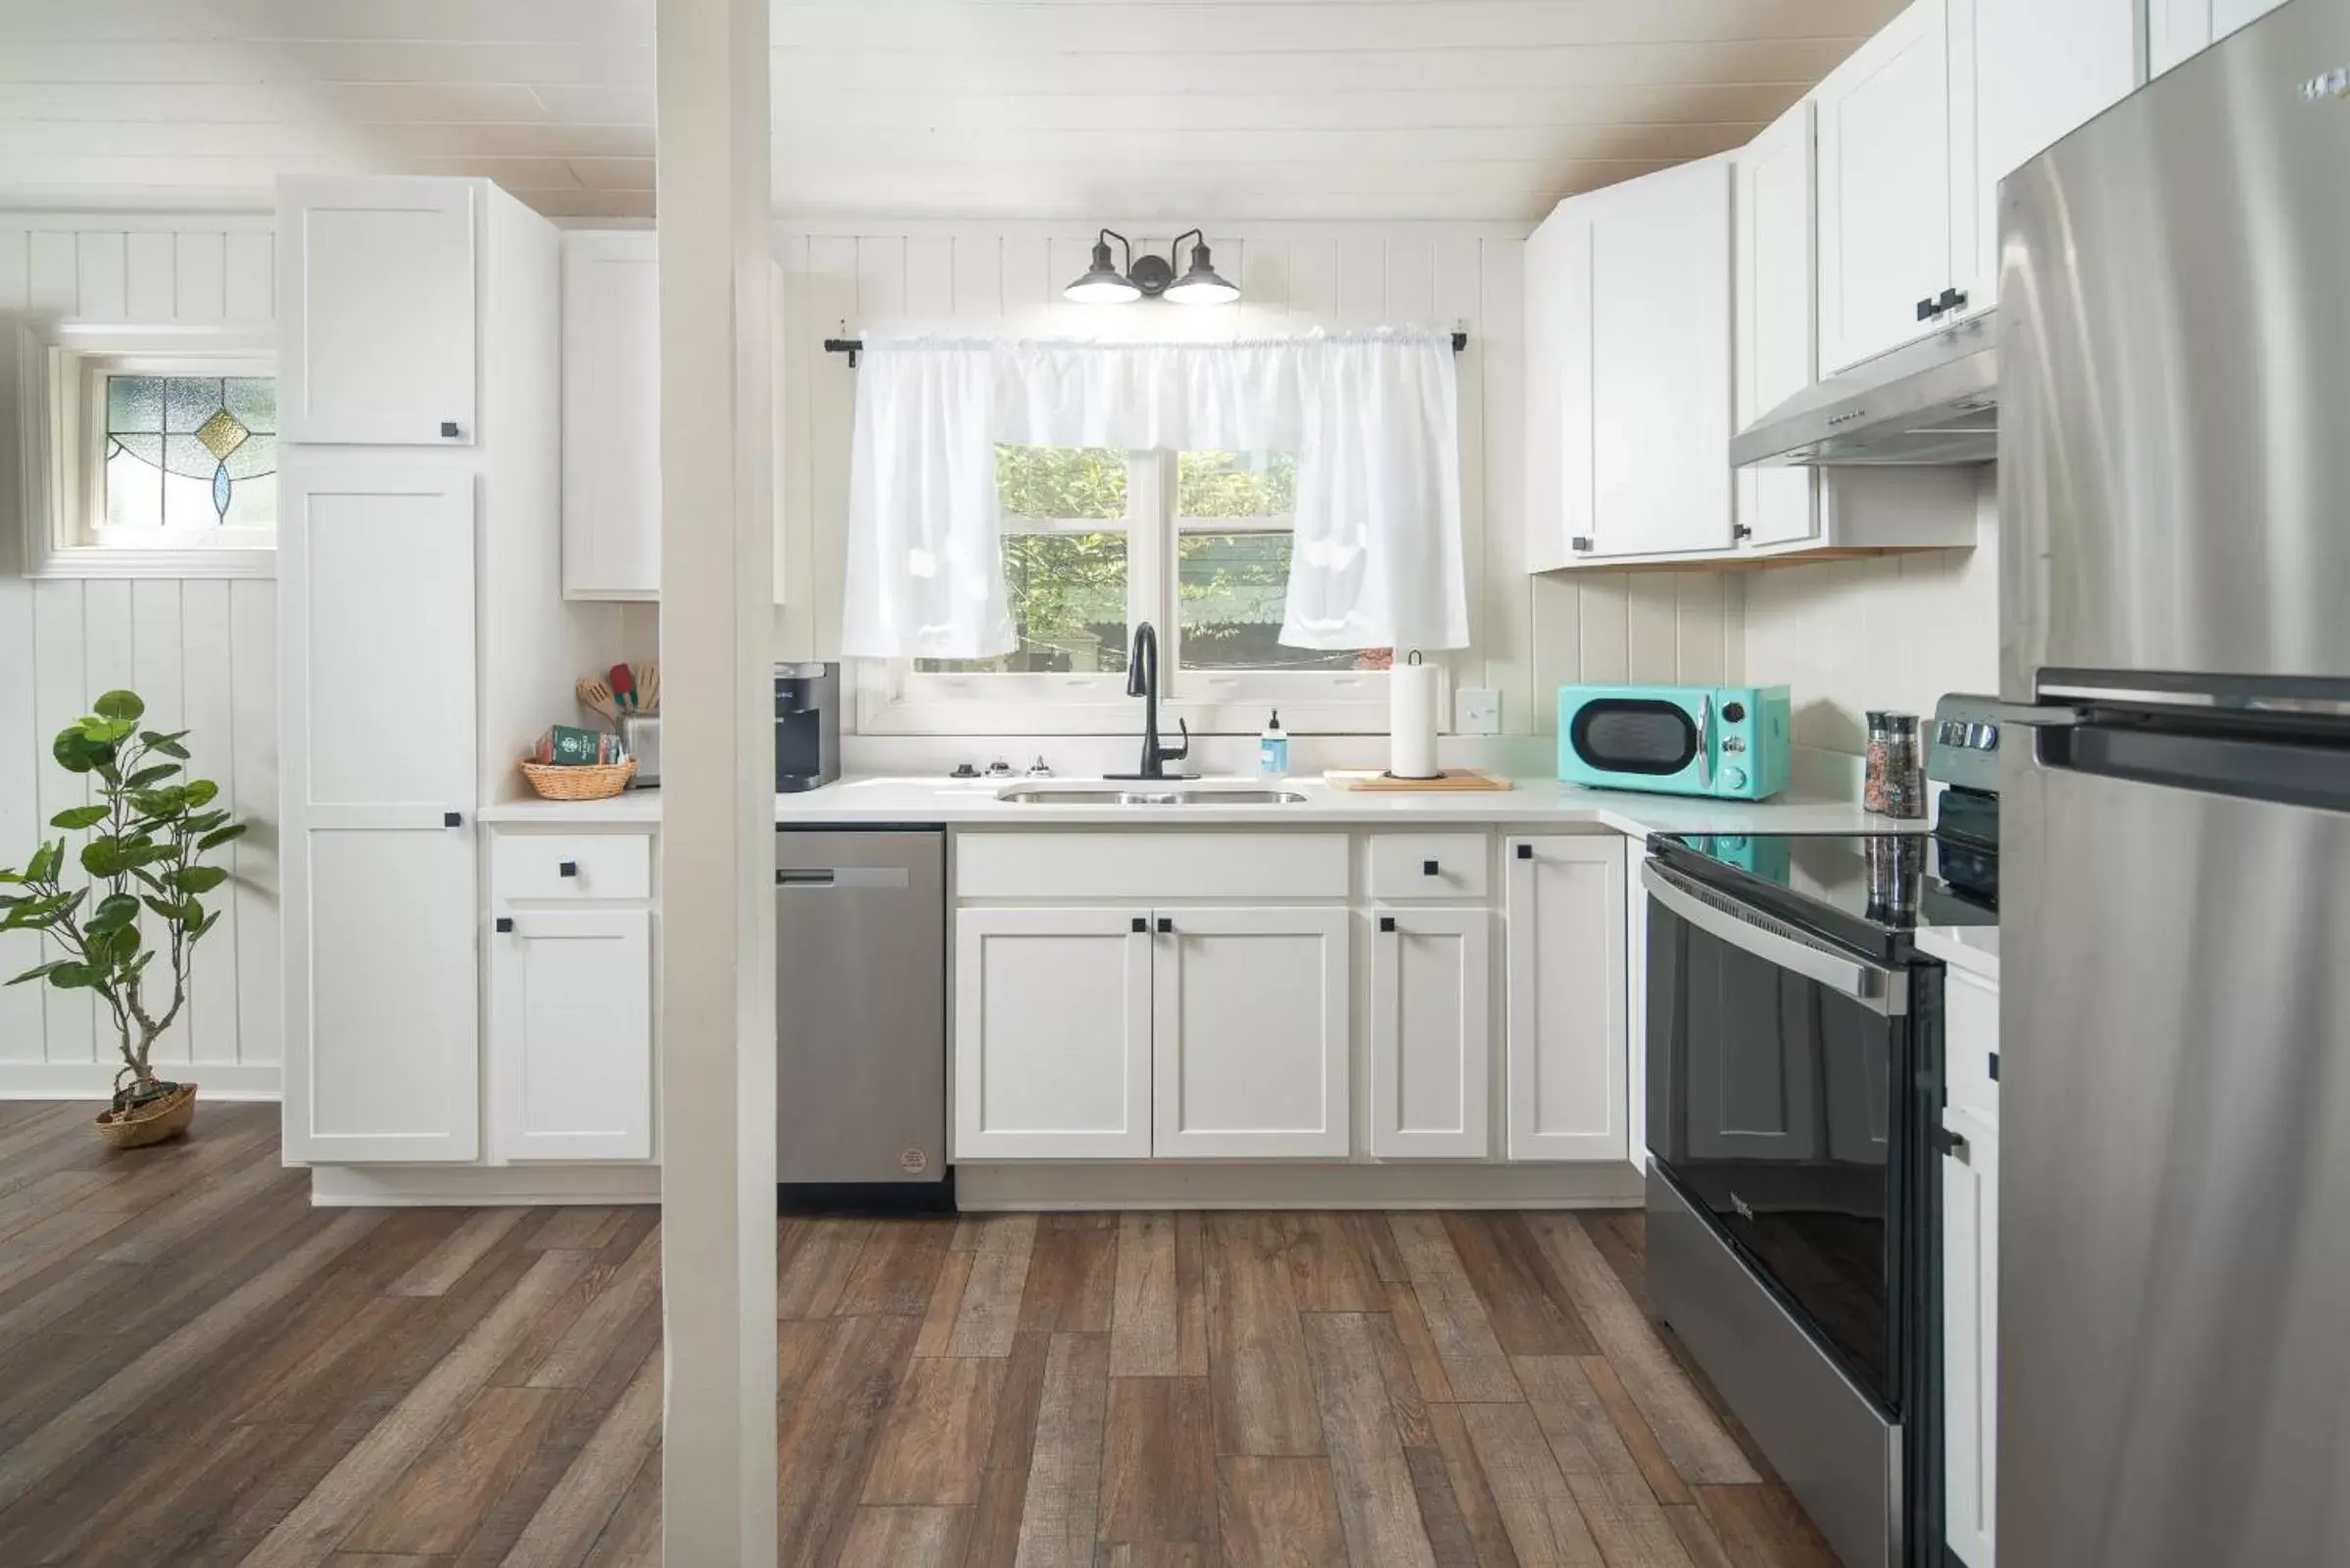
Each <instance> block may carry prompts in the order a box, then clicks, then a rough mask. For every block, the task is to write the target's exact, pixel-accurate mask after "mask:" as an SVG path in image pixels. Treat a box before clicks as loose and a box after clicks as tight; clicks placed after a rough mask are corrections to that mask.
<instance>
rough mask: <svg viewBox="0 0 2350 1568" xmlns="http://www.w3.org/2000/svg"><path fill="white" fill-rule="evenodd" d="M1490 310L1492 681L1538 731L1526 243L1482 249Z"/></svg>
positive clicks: (1506, 707)
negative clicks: (1530, 552) (1530, 570)
mask: <svg viewBox="0 0 2350 1568" xmlns="http://www.w3.org/2000/svg"><path fill="white" fill-rule="evenodd" d="M1479 252H1480V270H1481V275H1482V280H1483V281H1482V286H1481V288H1480V291H1479V292H1480V295H1481V298H1482V301H1483V308H1484V315H1483V318H1482V320H1481V321H1480V323H1479V325H1478V329H1477V333H1476V343H1475V344H1474V346H1473V349H1472V352H1473V353H1474V354H1475V355H1476V356H1477V357H1478V358H1479V359H1480V360H1481V361H1482V362H1483V365H1484V372H1485V374H1484V383H1485V384H1484V389H1483V399H1484V425H1485V486H1484V496H1485V525H1484V535H1485V584H1484V590H1485V592H1484V612H1485V613H1484V615H1483V617H1482V624H1483V630H1482V631H1480V632H1479V633H1478V634H1477V640H1478V643H1479V645H1480V646H1481V647H1482V648H1483V650H1484V653H1485V684H1486V685H1487V686H1490V687H1493V688H1495V689H1498V690H1499V691H1500V692H1501V693H1502V724H1503V727H1504V728H1505V729H1507V730H1510V731H1511V732H1512V733H1517V734H1524V733H1529V732H1531V731H1532V730H1533V728H1534V726H1533V725H1532V724H1531V723H1530V722H1529V719H1528V715H1529V714H1530V713H1531V712H1532V710H1533V709H1534V707H1535V706H1536V704H1535V701H1534V639H1533V625H1532V615H1533V589H1532V586H1531V580H1530V579H1529V578H1528V577H1527V575H1526V473H1525V458H1524V455H1523V453H1524V451H1525V426H1526V398H1525V385H1526V378H1525V359H1526V355H1525V309H1524V297H1525V276H1526V247H1525V243H1524V242H1523V241H1521V240H1489V241H1487V242H1485V243H1484V244H1483V245H1482V246H1480V247H1479Z"/></svg>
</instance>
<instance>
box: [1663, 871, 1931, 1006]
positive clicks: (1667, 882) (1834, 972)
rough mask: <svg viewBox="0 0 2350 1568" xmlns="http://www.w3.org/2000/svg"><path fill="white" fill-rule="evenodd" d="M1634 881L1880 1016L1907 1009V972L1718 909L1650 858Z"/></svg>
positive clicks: (1703, 925)
mask: <svg viewBox="0 0 2350 1568" xmlns="http://www.w3.org/2000/svg"><path fill="white" fill-rule="evenodd" d="M1640 880H1641V885H1643V886H1645V887H1646V888H1648V890H1649V896H1650V897H1652V898H1654V899H1655V900H1656V902H1657V903H1659V904H1662V905H1663V906H1664V907H1665V908H1666V909H1668V910H1670V911H1671V912H1672V913H1673V914H1675V915H1678V916H1680V917H1681V919H1683V920H1685V921H1687V922H1689V924H1690V925H1692V926H1695V927H1697V928H1698V929H1700V930H1702V931H1703V932H1704V933H1705V934H1706V935H1708V936H1713V937H1717V938H1719V939H1720V940H1722V941H1725V942H1728V943H1729V944H1730V945H1731V946H1732V947H1735V948H1737V949H1739V950H1740V951H1741V952H1746V953H1751V954H1753V955H1754V956H1755V957H1756V958H1758V959H1761V960H1762V961H1763V962H1764V963H1766V964H1775V965H1777V966H1778V967H1779V968H1781V969H1785V970H1793V971H1794V972H1795V973H1796V974H1800V975H1802V976H1803V977H1804V978H1805V979H1809V980H1817V981H1818V982H1819V983H1820V984H1822V985H1825V986H1827V987H1828V988H1829V989H1830V990H1832V991H1834V992H1836V993H1837V994H1838V995H1840V996H1847V997H1850V998H1851V999H1852V1000H1853V1001H1855V1002H1858V1003H1859V1004H1860V1005H1861V1006H1862V1007H1865V1008H1867V1009H1868V1010H1869V1011H1870V1012H1872V1013H1875V1014H1878V1015H1880V1016H1881V1017H1885V1018H1899V1017H1901V1016H1903V1015H1904V1014H1906V1013H1907V1012H1908V1011H1909V976H1908V975H1907V974H1902V973H1901V972H1900V971H1898V970H1892V969H1887V968H1885V967H1884V966H1883V965H1880V964H1870V963H1867V962H1865V961H1863V960H1861V959H1857V958H1852V957H1849V956H1847V955H1846V954H1843V953H1840V952H1837V951H1836V950H1835V949H1834V948H1831V947H1829V946H1827V945H1825V944H1824V943H1819V942H1813V941H1810V940H1807V939H1805V938H1803V937H1800V936H1798V935H1797V934H1795V933H1794V932H1793V931H1790V930H1786V929H1782V928H1780V927H1778V925H1777V923H1776V922H1768V923H1766V922H1765V918H1763V917H1758V916H1751V915H1743V914H1740V913H1739V912H1737V911H1735V910H1730V909H1724V908H1722V907H1721V906H1719V905H1717V904H1715V903H1714V902H1713V900H1712V899H1710V898H1708V897H1707V896H1705V894H1704V893H1703V892H1701V891H1700V890H1699V889H1698V888H1696V887H1695V886H1693V885H1691V884H1690V883H1689V882H1687V881H1685V880H1683V879H1681V878H1679V877H1676V876H1674V875H1673V874H1672V873H1671V872H1669V871H1666V870H1665V869H1664V868H1663V867H1661V866H1659V865H1657V864H1656V863H1655V861H1653V860H1652V861H1644V862H1643V863H1642V864H1641V868H1640Z"/></svg>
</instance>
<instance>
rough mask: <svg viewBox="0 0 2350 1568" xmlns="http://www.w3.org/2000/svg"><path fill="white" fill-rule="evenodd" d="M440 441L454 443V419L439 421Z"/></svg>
mask: <svg viewBox="0 0 2350 1568" xmlns="http://www.w3.org/2000/svg"><path fill="white" fill-rule="evenodd" d="M441 439H442V440H443V441H455V440H456V420H454V419H444V420H442V421H441Z"/></svg>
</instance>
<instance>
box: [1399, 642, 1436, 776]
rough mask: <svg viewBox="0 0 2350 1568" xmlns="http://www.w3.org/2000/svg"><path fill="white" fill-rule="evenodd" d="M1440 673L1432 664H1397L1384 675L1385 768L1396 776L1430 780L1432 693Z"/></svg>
mask: <svg viewBox="0 0 2350 1568" xmlns="http://www.w3.org/2000/svg"><path fill="white" fill-rule="evenodd" d="M1443 678H1444V677H1443V674H1442V672H1441V671H1439V670H1438V669H1437V668H1436V666H1435V665H1433V664H1410V663H1398V664H1397V665H1396V666H1395V668H1394V669H1393V670H1391V671H1390V672H1389V673H1388V676H1387V740H1388V761H1387V771H1388V772H1389V773H1390V774H1392V775H1394V776H1395V777H1396V778H1398V779H1433V778H1435V777H1437V776H1438V775H1439V774H1440V773H1441V772H1442V771H1443V770H1442V769H1440V768H1438V767H1437V766H1436V693H1437V689H1438V683H1439V682H1441V681H1442V680H1443Z"/></svg>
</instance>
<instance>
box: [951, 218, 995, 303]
mask: <svg viewBox="0 0 2350 1568" xmlns="http://www.w3.org/2000/svg"><path fill="white" fill-rule="evenodd" d="M954 244H955V251H954V256H955V278H954V294H955V299H954V318H955V320H956V322H957V323H958V324H960V323H965V322H968V323H972V324H974V325H982V324H983V325H986V326H992V325H993V324H994V323H995V320H996V318H997V317H999V316H1001V315H1002V314H1003V313H1004V242H1003V241H1002V240H1001V239H999V238H997V237H996V236H995V235H992V234H958V235H956V236H955V242H954Z"/></svg>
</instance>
